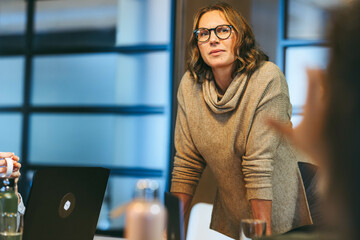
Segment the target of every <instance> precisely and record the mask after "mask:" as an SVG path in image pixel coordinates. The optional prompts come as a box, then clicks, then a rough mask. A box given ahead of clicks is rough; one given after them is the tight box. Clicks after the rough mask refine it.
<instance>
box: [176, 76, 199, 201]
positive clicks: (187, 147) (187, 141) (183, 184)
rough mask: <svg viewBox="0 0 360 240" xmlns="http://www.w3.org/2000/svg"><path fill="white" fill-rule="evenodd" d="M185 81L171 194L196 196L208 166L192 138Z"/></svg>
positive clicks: (179, 99)
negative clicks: (202, 175)
mask: <svg viewBox="0 0 360 240" xmlns="http://www.w3.org/2000/svg"><path fill="white" fill-rule="evenodd" d="M183 80H184V79H183ZM183 80H182V84H180V87H179V91H178V111H177V118H176V124H175V141H174V142H175V149H176V153H175V157H174V168H173V172H172V183H171V192H180V193H186V194H189V195H194V193H195V190H196V187H197V184H198V182H199V179H200V177H201V174H202V172H203V170H204V168H205V165H206V164H205V161H204V160H203V158H202V157H201V155H200V154H199V152H198V150H197V149H196V147H195V145H194V143H193V140H192V137H191V132H190V129H189V125H188V118H187V112H186V105H185V101H184V96H183V92H186V91H187V90H189V91H190V89H183V88H184V83H183ZM191 85H192V84H191Z"/></svg>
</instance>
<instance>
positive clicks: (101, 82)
mask: <svg viewBox="0 0 360 240" xmlns="http://www.w3.org/2000/svg"><path fill="white" fill-rule="evenodd" d="M169 62H170V61H169V54H168V53H167V52H157V53H148V54H134V55H131V54H129V55H127V54H80V55H61V56H42V57H36V58H35V62H34V75H33V76H34V80H33V83H34V87H33V95H32V103H33V104H35V105H104V104H105V105H109V104H110V105H113V104H115V105H138V104H139V105H161V106H163V105H166V104H169V100H168V96H169V95H168V92H169V80H168V79H169V67H170V66H169Z"/></svg>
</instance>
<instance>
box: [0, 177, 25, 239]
mask: <svg viewBox="0 0 360 240" xmlns="http://www.w3.org/2000/svg"><path fill="white" fill-rule="evenodd" d="M17 212H18V197H17V195H16V193H15V180H14V179H13V178H0V240H20V239H21V234H20V233H18V220H19V219H18V213H17Z"/></svg>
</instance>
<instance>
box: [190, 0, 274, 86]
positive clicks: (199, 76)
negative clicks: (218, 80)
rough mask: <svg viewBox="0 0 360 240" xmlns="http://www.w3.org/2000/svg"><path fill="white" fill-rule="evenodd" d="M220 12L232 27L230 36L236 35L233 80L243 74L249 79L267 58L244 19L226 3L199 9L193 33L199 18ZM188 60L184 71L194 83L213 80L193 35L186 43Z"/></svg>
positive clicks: (209, 68)
mask: <svg viewBox="0 0 360 240" xmlns="http://www.w3.org/2000/svg"><path fill="white" fill-rule="evenodd" d="M216 10H217V11H220V12H222V13H223V14H224V16H225V19H226V20H227V21H228V22H229V24H230V25H232V26H233V28H232V29H231V31H233V32H232V34H236V36H237V41H236V43H235V45H234V53H235V54H236V60H235V67H234V70H233V73H232V77H233V78H234V77H235V76H236V75H237V74H239V73H241V74H243V73H245V74H247V76H248V79H250V77H251V75H252V74H253V73H254V72H255V70H256V69H257V68H258V67H259V65H260V64H261V63H262V62H263V61H267V60H269V57H268V56H267V55H266V54H265V53H264V52H263V51H261V50H260V49H259V48H258V46H257V44H256V41H255V37H254V34H253V32H252V30H251V28H250V26H249V24H248V23H247V22H246V20H245V18H244V17H243V16H242V15H241V14H240V13H239V12H237V11H236V10H235V9H234V8H233V7H232V6H230V5H229V4H227V3H217V4H213V5H210V6H208V7H204V8H201V9H199V11H198V12H197V13H196V15H195V17H194V24H193V31H195V30H196V29H198V27H199V21H200V18H201V17H202V16H203V15H204V14H205V13H207V12H211V11H216ZM187 48H188V60H187V64H186V70H188V71H189V72H190V74H191V76H192V77H193V78H194V79H195V81H202V80H203V79H207V80H213V79H214V76H213V73H212V70H211V67H209V66H208V65H207V64H206V63H205V62H204V60H203V59H202V57H201V54H200V51H199V48H198V41H197V39H196V36H195V34H192V35H191V37H190V40H189V42H188V46H187Z"/></svg>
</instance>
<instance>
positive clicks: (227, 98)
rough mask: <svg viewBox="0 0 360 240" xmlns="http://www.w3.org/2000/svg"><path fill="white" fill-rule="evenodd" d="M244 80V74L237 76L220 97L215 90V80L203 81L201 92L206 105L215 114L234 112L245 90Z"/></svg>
mask: <svg viewBox="0 0 360 240" xmlns="http://www.w3.org/2000/svg"><path fill="white" fill-rule="evenodd" d="M246 78H247V77H246V74H238V75H237V76H236V77H235V78H234V79H233V80H232V82H231V83H230V85H229V87H228V88H227V89H226V92H225V94H224V95H223V96H222V97H221V95H220V94H219V92H218V90H217V88H216V85H215V80H204V81H203V83H202V91H203V95H204V99H205V102H206V104H207V105H208V106H209V108H210V109H211V110H212V111H213V112H214V113H216V114H221V113H227V112H230V111H232V110H234V109H235V108H236V106H237V105H238V103H239V100H240V98H241V96H242V93H243V91H244V90H245V87H246V86H245V85H246Z"/></svg>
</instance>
